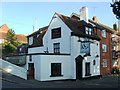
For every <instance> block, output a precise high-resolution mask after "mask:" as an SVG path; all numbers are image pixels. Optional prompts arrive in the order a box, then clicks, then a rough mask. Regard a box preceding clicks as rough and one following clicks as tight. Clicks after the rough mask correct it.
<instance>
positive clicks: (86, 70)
mask: <svg viewBox="0 0 120 90" xmlns="http://www.w3.org/2000/svg"><path fill="white" fill-rule="evenodd" d="M89 75H91V74H90V62H87V63H85V76H89Z"/></svg>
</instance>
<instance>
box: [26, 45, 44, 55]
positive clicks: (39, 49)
mask: <svg viewBox="0 0 120 90" xmlns="http://www.w3.org/2000/svg"><path fill="white" fill-rule="evenodd" d="M44 51H45V47H44V46H41V47H33V48H29V49H28V54H31V53H32V54H33V53H44Z"/></svg>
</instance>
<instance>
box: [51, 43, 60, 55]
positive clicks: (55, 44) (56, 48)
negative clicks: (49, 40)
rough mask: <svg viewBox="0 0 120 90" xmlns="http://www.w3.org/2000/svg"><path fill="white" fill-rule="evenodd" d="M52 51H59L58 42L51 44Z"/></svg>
mask: <svg viewBox="0 0 120 90" xmlns="http://www.w3.org/2000/svg"><path fill="white" fill-rule="evenodd" d="M53 50H54V53H60V43H54V44H53Z"/></svg>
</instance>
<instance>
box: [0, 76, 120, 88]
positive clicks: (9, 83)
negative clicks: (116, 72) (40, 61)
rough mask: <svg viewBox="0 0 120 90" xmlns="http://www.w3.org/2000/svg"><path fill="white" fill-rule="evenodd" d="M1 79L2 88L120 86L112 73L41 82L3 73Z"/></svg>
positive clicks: (118, 80) (119, 82) (116, 77)
mask: <svg viewBox="0 0 120 90" xmlns="http://www.w3.org/2000/svg"><path fill="white" fill-rule="evenodd" d="M0 79H2V88H120V78H119V77H118V76H112V75H110V76H104V77H102V78H96V79H85V80H75V81H73V80H62V81H42V82H41V81H37V80H24V79H22V78H19V77H16V76H14V75H11V74H3V75H2V77H1V78H0Z"/></svg>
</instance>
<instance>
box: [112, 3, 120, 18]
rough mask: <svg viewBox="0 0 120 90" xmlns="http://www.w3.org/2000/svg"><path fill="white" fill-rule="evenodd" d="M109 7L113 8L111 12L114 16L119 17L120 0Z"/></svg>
mask: <svg viewBox="0 0 120 90" xmlns="http://www.w3.org/2000/svg"><path fill="white" fill-rule="evenodd" d="M111 7H112V8H113V9H112V10H113V13H114V14H115V15H116V18H117V19H120V1H119V2H115V3H113V4H111Z"/></svg>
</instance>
